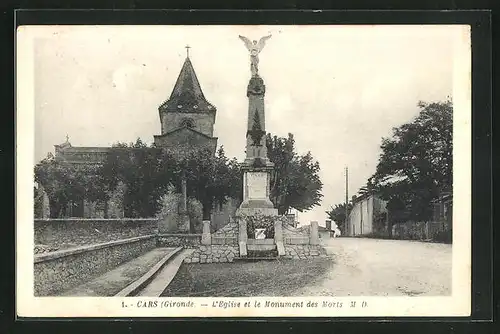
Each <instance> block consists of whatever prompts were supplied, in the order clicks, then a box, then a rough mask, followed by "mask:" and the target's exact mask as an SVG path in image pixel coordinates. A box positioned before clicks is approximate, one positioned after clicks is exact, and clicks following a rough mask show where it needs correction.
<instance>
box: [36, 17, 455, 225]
mask: <svg viewBox="0 0 500 334" xmlns="http://www.w3.org/2000/svg"><path fill="white" fill-rule="evenodd" d="M456 28H457V27H452V26H45V27H36V29H37V30H36V36H37V37H36V39H35V43H34V50H33V52H34V54H35V57H34V85H35V87H34V94H35V101H34V103H35V161H36V162H37V161H39V160H41V159H43V158H44V157H45V156H46V155H47V153H49V152H54V145H56V144H60V143H63V142H64V141H65V140H66V135H68V136H69V141H70V142H71V144H72V145H73V146H111V145H112V144H113V143H116V142H118V141H120V142H131V141H135V140H136V139H137V138H138V137H140V138H141V139H142V140H143V141H145V142H146V143H148V144H149V143H152V141H153V135H156V134H160V120H159V114H158V106H159V105H160V104H161V103H162V102H163V101H165V100H167V99H168V98H169V96H170V94H171V92H172V89H173V86H174V84H175V81H176V79H177V76H178V74H179V71H180V69H181V67H182V64H183V62H184V60H185V58H186V49H185V46H186V45H189V46H190V47H191V48H190V51H189V53H190V59H191V62H192V64H193V67H194V69H195V71H196V74H197V77H198V80H199V82H200V85H201V88H202V90H203V92H204V95H205V97H206V98H207V100H208V101H209V102H211V103H212V104H213V105H214V106H215V107H216V108H217V116H216V123H215V133H214V135H215V136H216V137H218V138H219V139H218V144H219V146H220V145H222V146H224V149H225V151H226V154H227V155H228V156H229V157H233V156H234V157H237V158H238V159H239V160H241V161H242V160H243V159H244V150H245V134H246V123H247V119H246V117H247V108H248V98H247V97H246V86H247V84H248V80H249V79H250V60H249V54H248V51H247V49H246V48H245V46H244V44H243V42H242V41H241V40H240V39H239V38H238V35H244V36H247V37H248V38H250V39H252V40H253V39H257V40H258V39H259V38H260V37H262V36H265V35H267V34H269V33H270V34H272V37H271V39H269V40H268V41H267V43H266V46H265V47H264V49H263V50H262V52H261V54H260V57H259V58H260V62H259V74H260V76H261V77H262V78H263V79H264V82H265V85H266V96H265V112H266V130H267V131H268V132H271V133H272V134H275V135H278V136H286V135H287V133H293V134H294V136H295V140H296V149H297V151H298V153H301V154H303V153H306V152H307V151H310V152H311V153H312V155H313V156H314V158H315V159H316V160H318V161H319V163H320V167H321V172H320V177H321V180H322V182H323V190H322V193H323V196H324V197H323V200H322V203H321V206H319V207H315V208H313V209H312V210H309V211H307V212H303V213H299V215H298V218H299V221H300V223H301V224H308V223H309V222H310V221H312V220H315V221H318V222H319V224H320V225H323V226H324V225H325V219H327V217H326V214H325V211H326V210H328V209H329V208H330V207H331V206H333V205H335V204H338V203H342V202H343V201H344V200H345V173H344V168H345V167H346V166H348V168H349V197H351V195H354V194H355V192H357V190H358V189H359V188H360V187H362V186H363V185H364V184H365V183H366V180H367V179H368V178H369V177H370V176H371V175H372V174H373V173H374V171H375V168H376V165H377V161H378V157H379V155H380V153H381V152H380V148H379V147H380V143H381V140H382V138H383V137H387V136H390V135H391V132H392V128H393V127H397V126H399V125H402V124H404V123H406V122H410V121H411V120H412V119H413V118H414V117H415V116H416V115H417V114H418V112H419V109H418V108H417V103H418V101H420V100H423V101H428V102H431V101H441V100H445V99H446V98H447V97H448V96H449V97H451V98H453V96H452V92H453V61H454V57H453V51H454V44H453V43H454V38H455V37H456V35H457V33H459V32H460V31H459V30H457V29H456Z"/></svg>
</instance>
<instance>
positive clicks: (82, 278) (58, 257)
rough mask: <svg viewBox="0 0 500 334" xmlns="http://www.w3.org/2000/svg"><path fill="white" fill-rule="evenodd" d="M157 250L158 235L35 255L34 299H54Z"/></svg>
mask: <svg viewBox="0 0 500 334" xmlns="http://www.w3.org/2000/svg"><path fill="white" fill-rule="evenodd" d="M154 247H156V238H155V235H149V236H142V237H136V238H130V239H125V240H119V241H111V242H107V243H102V244H97V245H92V246H83V247H78V248H73V249H69V250H60V251H55V252H51V253H48V254H42V255H35V264H34V292H35V296H55V295H58V294H60V293H61V292H63V291H66V290H69V289H72V288H74V287H76V286H78V285H79V284H82V283H84V282H88V281H89V280H91V279H93V278H95V277H97V276H99V275H100V274H103V273H105V272H107V271H109V270H111V269H113V268H115V267H116V266H118V265H120V264H122V263H124V262H126V261H129V260H131V259H134V258H136V257H137V256H139V255H141V254H143V253H145V252H148V251H150V250H151V249H153V248H154Z"/></svg>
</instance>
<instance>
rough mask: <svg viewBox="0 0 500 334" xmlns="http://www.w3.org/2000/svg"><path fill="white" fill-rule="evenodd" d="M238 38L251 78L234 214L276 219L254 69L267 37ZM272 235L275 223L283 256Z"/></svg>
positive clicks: (260, 89) (261, 88)
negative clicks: (238, 199) (239, 198)
mask: <svg viewBox="0 0 500 334" xmlns="http://www.w3.org/2000/svg"><path fill="white" fill-rule="evenodd" d="M239 37H240V39H242V40H243V42H244V43H245V46H246V47H247V49H248V50H249V52H250V70H251V74H252V76H251V78H250V81H249V83H248V86H247V97H248V119H247V133H246V157H245V161H244V162H243V164H242V170H243V202H242V203H241V205H240V207H239V208H238V210H237V211H236V216H240V217H244V216H245V215H265V216H276V217H277V216H278V209H275V208H274V205H273V203H272V202H271V200H270V199H269V196H270V183H271V182H270V181H271V172H272V171H273V168H274V164H273V163H272V162H271V161H269V159H268V158H267V148H266V127H265V111H264V95H265V92H266V86H265V85H264V80H263V79H262V78H261V77H260V76H259V69H258V63H259V58H258V55H259V53H260V52H261V51H262V48H263V47H264V45H265V41H266V40H268V39H269V38H270V37H271V36H266V37H262V38H261V39H260V41H259V42H257V41H253V43H252V42H250V40H249V39H248V38H246V37H243V36H239ZM239 223H240V226H239V229H240V238H239V244H240V245H239V246H240V255H241V256H246V253H247V252H246V243H247V232H246V221H245V220H244V219H240V221H239ZM280 224H281V222H280ZM280 227H281V226H279V227H278V230H280V231H281V228H280ZM276 232H277V230H276V224H275V240H276V241H277V242H276V244H277V248H278V253H279V254H280V255H281V254H283V253H284V249H283V243H282V236H281V234H280V233H276Z"/></svg>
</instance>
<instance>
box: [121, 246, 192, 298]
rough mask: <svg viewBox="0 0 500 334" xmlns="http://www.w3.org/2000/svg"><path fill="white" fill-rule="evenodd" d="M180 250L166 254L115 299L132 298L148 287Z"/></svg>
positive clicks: (180, 248) (179, 248) (178, 248)
mask: <svg viewBox="0 0 500 334" xmlns="http://www.w3.org/2000/svg"><path fill="white" fill-rule="evenodd" d="M181 250H182V247H177V248H176V249H174V250H173V251H172V252H170V253H168V254H167V255H165V257H163V258H162V259H161V260H160V261H159V262H158V263H157V264H155V265H154V266H153V268H151V269H150V270H149V271H148V272H147V273H145V274H144V275H142V276H141V277H140V278H139V279H137V280H135V281H134V282H132V283H131V284H129V285H128V286H126V287H125V288H124V289H123V290H121V291H120V292H118V293H117V294H116V295H115V297H128V296H133V295H135V294H136V293H137V292H139V291H140V290H141V289H142V288H144V287H145V286H146V285H148V284H149V283H150V282H151V281H152V280H153V279H154V278H155V276H156V275H157V274H158V273H159V272H160V270H161V269H163V267H164V266H165V265H166V264H167V263H168V261H169V260H170V259H171V258H173V257H174V256H175V255H177V254H178V253H179V252H180V251H181Z"/></svg>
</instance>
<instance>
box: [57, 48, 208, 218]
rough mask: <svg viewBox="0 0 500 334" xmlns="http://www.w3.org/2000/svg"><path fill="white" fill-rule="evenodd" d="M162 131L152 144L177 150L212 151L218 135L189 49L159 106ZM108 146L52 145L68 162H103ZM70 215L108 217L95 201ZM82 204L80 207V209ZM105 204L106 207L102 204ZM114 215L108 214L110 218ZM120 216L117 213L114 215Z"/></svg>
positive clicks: (182, 151) (75, 163)
mask: <svg viewBox="0 0 500 334" xmlns="http://www.w3.org/2000/svg"><path fill="white" fill-rule="evenodd" d="M158 112H159V118H160V124H161V133H160V134H158V135H155V136H154V145H155V146H156V147H158V148H168V149H171V150H173V151H175V152H177V153H178V154H186V153H188V152H190V151H192V150H198V149H203V148H208V149H210V151H211V152H212V153H213V154H215V151H216V148H217V138H216V137H214V136H213V132H214V124H215V117H216V112H217V109H216V108H215V106H214V105H212V104H211V103H210V102H208V101H207V99H206V98H205V95H204V94H203V91H202V89H201V86H200V83H199V81H198V78H197V76H196V73H195V70H194V68H193V65H192V63H191V60H190V58H189V49H188V53H187V56H186V59H185V61H184V65H183V66H182V69H181V71H180V73H179V76H178V78H177V81H176V83H175V86H174V88H173V90H172V93H171V94H170V97H169V98H168V100H166V101H165V102H163V103H162V104H160V106H159V107H158ZM110 149H111V147H82V146H72V145H71V143H70V142H69V138H68V137H66V142H65V143H63V144H60V145H55V158H56V159H58V160H60V161H64V162H66V163H69V164H74V165H78V164H102V163H104V162H105V161H106V157H107V154H108V152H109V151H110ZM76 207H77V208H80V209H76V210H72V211H73V212H70V215H71V216H73V217H82V216H83V217H85V218H94V217H109V216H110V215H109V214H108V212H103V210H105V209H103V208H96V207H95V203H88V202H87V201H85V200H83V203H78V204H77V205H76ZM82 207H83V210H82V209H81V208H82ZM104 207H108V205H105V206H104ZM112 216H113V215H111V217H110V218H113V217H112ZM116 218H119V217H116Z"/></svg>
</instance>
